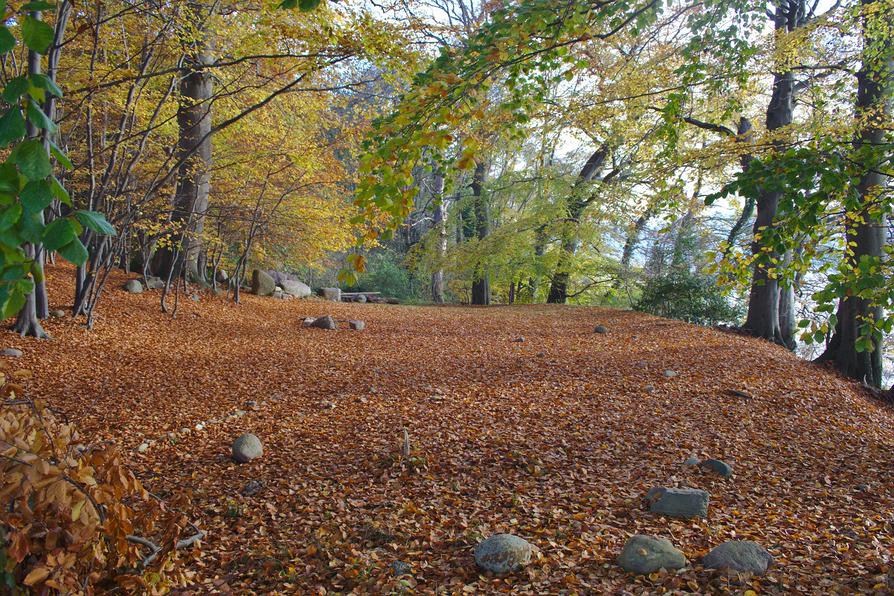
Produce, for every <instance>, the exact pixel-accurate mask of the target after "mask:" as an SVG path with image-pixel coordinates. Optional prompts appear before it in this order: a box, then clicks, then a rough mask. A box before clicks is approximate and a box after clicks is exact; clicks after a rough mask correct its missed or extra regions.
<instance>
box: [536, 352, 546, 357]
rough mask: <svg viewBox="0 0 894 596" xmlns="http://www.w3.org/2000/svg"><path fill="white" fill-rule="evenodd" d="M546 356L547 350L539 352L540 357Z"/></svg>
mask: <svg viewBox="0 0 894 596" xmlns="http://www.w3.org/2000/svg"><path fill="white" fill-rule="evenodd" d="M544 356H546V352H537V357H538V358H543V357H544Z"/></svg>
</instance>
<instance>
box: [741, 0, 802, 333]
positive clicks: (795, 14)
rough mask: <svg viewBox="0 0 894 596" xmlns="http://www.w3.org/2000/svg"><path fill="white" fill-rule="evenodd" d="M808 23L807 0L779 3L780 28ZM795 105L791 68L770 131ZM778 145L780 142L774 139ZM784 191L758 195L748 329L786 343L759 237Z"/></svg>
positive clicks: (783, 76) (776, 96)
mask: <svg viewBox="0 0 894 596" xmlns="http://www.w3.org/2000/svg"><path fill="white" fill-rule="evenodd" d="M804 22H805V0H796V1H794V2H784V3H780V4H779V5H777V8H776V16H775V19H774V26H775V29H776V31H794V30H795V29H797V28H798V27H801V26H802V25H803V24H804ZM794 104H795V75H794V73H793V72H792V71H791V70H786V71H783V72H776V73H774V74H773V94H772V96H771V97H770V104H769V106H767V131H768V132H769V133H772V132H773V131H776V130H779V129H780V128H783V127H785V126H788V125H789V124H791V123H792V116H793V113H794ZM774 144H775V145H776V146H780V143H779V142H778V141H777V142H774ZM781 197H782V193H779V192H775V191H766V190H762V191H761V192H760V193H759V194H758V197H757V217H756V218H755V220H754V235H755V236H754V239H753V240H752V242H751V251H752V254H754V255H763V257H762V258H761V259H759V260H758V261H755V264H754V270H753V273H752V281H751V292H750V294H749V296H748V317H747V318H746V320H745V329H747V330H748V331H749V332H751V333H752V334H753V335H755V336H756V337H762V338H764V339H767V340H770V341H774V342H777V343H783V344H784V343H785V339H784V338H783V336H782V331H781V329H780V326H779V284H778V282H777V280H776V278H775V275H771V271H770V269H771V268H773V265H772V263H770V259H771V258H773V257H778V256H779V255H776V254H766V255H764V253H763V251H762V248H763V243H762V242H761V240H760V239H758V237H759V236H760V235H761V234H762V233H763V231H764V230H765V229H770V228H771V227H772V226H773V223H774V220H775V219H776V212H777V210H778V208H779V199H780V198H781Z"/></svg>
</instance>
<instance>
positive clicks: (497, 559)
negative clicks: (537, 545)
mask: <svg viewBox="0 0 894 596" xmlns="http://www.w3.org/2000/svg"><path fill="white" fill-rule="evenodd" d="M533 550H534V548H533V546H531V543H530V542H528V541H527V540H525V539H524V538H519V537H518V536H515V535H513V534H494V535H493V536H491V537H490V538H487V539H486V540H483V541H481V542H479V543H478V546H476V547H475V563H476V564H477V565H478V566H479V567H481V568H482V569H484V570H485V571H490V572H492V573H496V574H498V575H502V574H504V573H512V572H513V571H518V570H519V569H521V568H522V567H524V566H525V565H527V564H528V563H530V562H531V555H532V553H533Z"/></svg>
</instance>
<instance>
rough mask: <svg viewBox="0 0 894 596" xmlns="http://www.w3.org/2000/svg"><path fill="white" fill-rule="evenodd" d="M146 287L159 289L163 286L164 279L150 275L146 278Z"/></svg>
mask: <svg viewBox="0 0 894 596" xmlns="http://www.w3.org/2000/svg"><path fill="white" fill-rule="evenodd" d="M146 287H147V288H149V289H150V290H160V289H162V288H163V287H165V280H163V279H162V278H160V277H155V276H154V275H150V276H149V277H147V278H146Z"/></svg>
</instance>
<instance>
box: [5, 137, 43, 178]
mask: <svg viewBox="0 0 894 596" xmlns="http://www.w3.org/2000/svg"><path fill="white" fill-rule="evenodd" d="M10 160H11V161H12V162H13V163H15V164H16V165H17V166H18V167H19V171H20V172H22V174H24V175H25V177H27V178H28V179H29V180H40V179H42V178H46V177H47V176H49V175H50V174H51V173H52V172H53V166H52V165H50V156H49V155H47V152H46V150H45V149H44V147H43V143H41V142H40V141H39V140H37V139H30V140H28V141H25V142H24V143H22V144H21V145H19V146H18V147H16V149H15V150H14V151H13V154H12V155H11V156H10Z"/></svg>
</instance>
